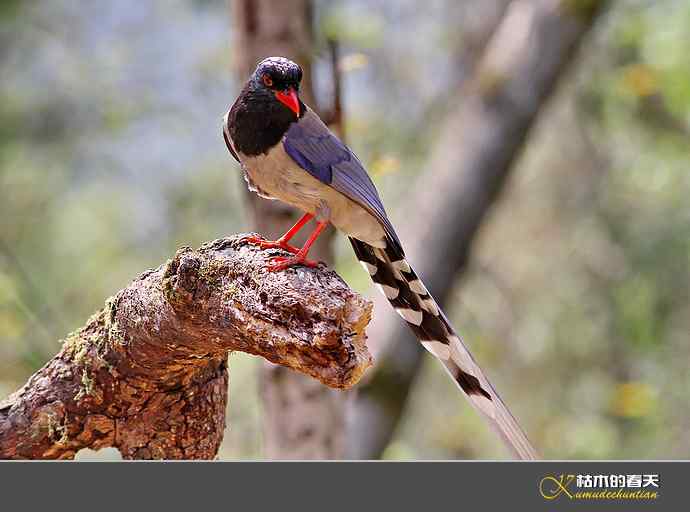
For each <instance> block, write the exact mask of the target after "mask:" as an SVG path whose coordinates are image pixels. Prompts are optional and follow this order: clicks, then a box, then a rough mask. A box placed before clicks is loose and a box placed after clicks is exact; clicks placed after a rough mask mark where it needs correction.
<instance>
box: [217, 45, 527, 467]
mask: <svg viewBox="0 0 690 512" xmlns="http://www.w3.org/2000/svg"><path fill="white" fill-rule="evenodd" d="M302 76H303V72H302V68H301V67H300V66H299V65H298V64H296V63H295V62H293V61H291V60H289V59H287V58H285V57H268V58H266V59H264V60H262V61H261V62H259V63H258V65H257V67H256V69H255V71H254V72H253V74H252V75H251V76H250V78H249V79H248V80H247V82H246V83H245V85H244V87H243V88H242V90H241V92H240V93H239V95H238V97H237V99H236V100H235V102H234V103H233V105H232V106H231V107H230V109H229V110H228V112H227V113H226V114H225V115H224V116H223V122H222V128H223V137H224V139H225V143H226V145H227V147H228V150H229V151H230V153H231V155H232V156H233V157H234V158H235V160H237V162H238V163H239V164H240V167H241V169H242V172H243V173H244V178H245V180H246V181H247V184H248V187H249V189H250V190H252V191H254V192H255V193H257V194H258V195H260V196H262V197H265V198H268V199H276V200H279V201H282V202H284V203H287V204H289V205H292V206H294V207H296V208H297V209H298V210H301V211H302V212H303V216H302V217H301V218H300V219H299V220H298V221H297V223H296V224H295V225H294V226H293V227H292V228H290V229H289V230H288V231H287V232H286V233H285V234H284V235H283V236H281V237H280V238H278V239H277V240H275V241H270V240H265V239H264V238H263V237H261V236H260V235H250V236H248V237H246V238H245V241H246V242H247V243H250V244H254V245H258V246H259V247H261V248H262V249H269V248H280V249H283V250H284V251H287V253H288V254H290V256H276V257H273V258H271V259H269V261H268V263H267V270H268V271H270V272H279V271H283V270H285V269H288V268H290V267H293V266H295V265H304V266H307V267H313V266H315V265H317V262H315V261H312V260H310V259H308V257H307V256H308V252H309V249H310V247H311V246H312V244H313V243H314V241H315V240H316V239H317V238H318V236H319V235H320V234H321V233H322V232H323V230H324V229H325V228H326V227H327V226H328V225H329V224H332V225H333V226H335V227H336V228H337V229H338V230H339V231H341V232H343V233H344V234H345V235H346V236H347V237H348V238H349V241H350V243H351V245H352V248H353V250H354V253H355V255H356V257H357V259H358V260H359V262H360V263H361V264H362V266H363V267H364V269H365V270H366V271H367V273H368V274H369V276H370V277H371V279H372V280H373V282H374V283H375V284H376V285H377V286H378V288H379V289H380V290H381V291H382V292H383V294H384V295H385V296H386V298H387V299H388V301H389V302H390V304H391V305H392V306H393V308H394V309H395V311H396V312H397V313H398V314H399V315H400V316H401V317H402V318H403V320H404V321H405V322H407V325H408V326H409V327H410V329H412V331H413V333H414V334H415V335H416V337H417V338H418V340H419V341H420V342H421V344H422V345H423V346H424V348H426V349H427V350H428V351H429V352H430V353H431V354H432V355H433V356H434V357H436V358H437V359H438V360H439V361H440V362H441V364H442V365H443V367H444V368H445V370H446V371H447V373H448V374H449V375H450V377H451V378H452V379H453V381H454V382H455V384H456V385H457V387H458V388H459V389H460V390H461V392H462V393H464V395H465V396H466V398H467V399H468V400H469V402H470V404H472V405H473V406H474V408H475V409H476V410H477V411H478V412H479V413H480V415H482V416H483V417H484V418H485V419H486V420H487V421H488V423H489V425H490V426H491V427H492V428H493V429H494V430H495V431H496V432H497V434H498V435H499V436H500V437H501V438H502V440H503V442H504V443H505V445H506V446H507V447H508V449H509V450H510V451H511V452H512V454H513V455H514V456H515V457H516V458H519V459H523V460H534V459H538V457H539V456H538V454H537V451H536V450H535V448H534V447H533V446H532V444H531V442H530V441H529V439H528V438H527V436H526V435H525V433H524V431H523V429H522V428H521V427H520V425H519V423H518V422H517V420H516V419H515V417H514V416H513V415H512V414H511V412H510V411H509V409H508V408H507V406H506V405H505V404H504V402H503V401H502V400H501V398H500V397H499V395H498V393H497V392H496V390H495V389H494V387H493V386H492V384H491V383H490V382H489V379H488V378H487V377H486V375H485V374H484V372H483V371H482V370H481V368H480V367H479V365H478V364H477V363H476V362H475V359H474V357H473V356H472V354H471V353H470V351H469V349H468V348H467V346H466V345H465V344H464V343H463V341H462V339H461V338H460V336H459V335H458V334H457V333H456V331H455V330H454V329H453V327H452V325H451V323H450V322H449V320H448V318H447V316H446V315H445V313H444V312H443V310H442V309H441V308H440V306H439V305H438V303H437V302H436V301H435V300H434V298H433V296H432V295H431V294H430V293H429V291H428V290H427V288H426V286H425V285H424V283H423V282H422V280H421V279H420V278H419V276H418V275H417V274H416V273H415V271H414V270H413V268H412V266H411V265H410V263H409V262H408V261H407V259H406V257H405V252H404V250H403V246H402V243H401V241H400V239H399V238H398V235H397V234H396V232H395V229H394V227H393V225H392V224H391V221H390V220H389V218H388V216H387V214H386V210H385V208H384V206H383V202H382V200H381V197H380V195H379V193H378V191H377V189H376V187H375V186H374V183H373V182H372V180H371V178H370V177H369V174H368V173H367V171H366V169H365V167H364V165H363V164H362V163H361V162H360V160H359V159H358V158H357V156H356V155H355V154H354V153H353V152H352V150H351V149H350V148H348V147H347V146H346V145H345V144H344V143H343V142H342V141H341V140H340V139H339V138H338V137H337V136H336V135H335V134H334V133H333V132H332V131H331V130H330V129H329V128H328V127H327V126H326V124H325V123H324V122H323V121H322V120H321V119H320V118H319V116H318V115H317V114H316V113H315V112H314V111H313V110H312V109H311V108H309V107H308V106H307V105H305V104H304V103H303V102H302V100H301V99H300V96H299V91H300V84H301V81H302ZM311 220H315V222H316V227H315V229H314V230H313V232H312V233H311V235H310V236H309V237H308V239H307V241H306V242H305V243H304V245H303V246H302V247H301V248H297V247H295V246H293V245H291V244H290V240H291V239H292V238H293V237H294V235H295V234H296V233H297V232H299V231H300V230H301V229H302V228H303V227H304V226H305V225H306V224H307V223H309V222H310V221H311Z"/></svg>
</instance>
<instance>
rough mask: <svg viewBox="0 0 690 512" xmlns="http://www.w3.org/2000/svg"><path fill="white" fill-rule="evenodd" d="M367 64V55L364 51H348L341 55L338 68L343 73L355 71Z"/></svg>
mask: <svg viewBox="0 0 690 512" xmlns="http://www.w3.org/2000/svg"><path fill="white" fill-rule="evenodd" d="M368 65H369V56H368V55H366V54H364V53H350V54H348V55H345V56H344V57H341V59H340V62H338V69H340V71H342V72H343V73H349V72H350V71H356V70H357V69H362V68H364V67H366V66H368Z"/></svg>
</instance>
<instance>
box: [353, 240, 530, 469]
mask: <svg viewBox="0 0 690 512" xmlns="http://www.w3.org/2000/svg"><path fill="white" fill-rule="evenodd" d="M350 243H351V244H352V247H353V249H354V251H355V254H356V255H357V258H358V259H359V261H360V262H361V263H362V265H363V266H364V268H365V269H366V270H367V272H368V273H369V275H370V276H371V279H372V280H373V281H374V283H375V284H376V285H377V286H378V287H379V288H380V289H381V291H382V292H383V294H384V295H385V296H386V298H387V299H388V301H389V302H390V303H391V305H392V306H393V307H394V308H395V310H396V312H397V313H398V314H399V315H400V316H401V317H402V318H403V319H404V320H405V321H406V322H407V324H408V325H409V327H410V329H412V331H413V332H414V333H415V335H416V336H417V338H418V339H419V341H420V343H421V344H422V345H423V346H424V348H426V349H427V350H428V351H429V352H431V354H432V355H434V356H435V357H436V358H437V359H439V360H440V361H441V363H442V364H443V366H444V367H445V369H446V371H447V372H448V374H449V375H450V376H451V378H452V379H453V381H454V382H455V383H456V384H457V385H458V387H459V388H460V389H461V390H462V391H463V393H464V394H465V395H466V396H467V398H468V400H469V402H470V403H471V404H472V405H473V406H474V407H475V409H477V410H478V411H479V413H480V414H481V415H482V416H484V417H485V418H486V419H487V421H488V422H489V424H490V425H491V426H492V428H493V429H494V430H495V431H496V432H497V433H498V434H499V435H500V436H501V438H502V439H503V440H504V442H505V444H506V445H507V446H508V448H510V450H511V451H512V452H513V453H514V455H515V456H517V457H518V458H520V459H525V460H534V459H537V458H538V454H537V452H536V450H535V449H534V448H533V447H532V445H531V443H530V442H529V440H528V439H527V436H526V435H525V434H524V432H523V431H522V429H521V428H520V425H519V424H518V422H517V420H516V419H515V418H514V417H513V415H512V414H511V413H510V411H509V410H508V408H507V407H506V405H505V404H504V403H503V401H502V400H501V398H500V397H499V396H498V393H497V392H496V390H495V389H494V387H493V386H492V385H491V383H490V382H489V380H488V379H487V378H486V376H485V375H484V373H483V372H482V370H481V368H479V365H477V363H476V362H475V360H474V358H473V357H472V354H471V353H470V351H469V350H468V349H467V347H466V346H465V344H464V343H463V342H462V340H461V339H460V337H459V336H458V335H457V334H456V333H455V331H454V330H453V327H452V326H451V325H450V322H449V321H448V319H447V318H446V315H445V314H444V313H443V311H442V310H441V308H440V307H439V306H438V304H437V303H436V301H435V300H434V298H433V297H432V296H431V295H430V294H429V292H428V290H427V289H426V287H425V286H424V283H422V281H421V280H420V279H419V277H417V274H415V272H414V270H413V269H412V267H411V266H410V265H409V264H408V263H407V261H406V260H405V255H404V254H403V253H402V250H401V249H400V248H399V245H397V244H393V243H389V244H387V246H386V248H385V249H381V248H378V247H373V246H371V245H369V244H367V243H365V242H362V241H360V240H357V239H354V238H350Z"/></svg>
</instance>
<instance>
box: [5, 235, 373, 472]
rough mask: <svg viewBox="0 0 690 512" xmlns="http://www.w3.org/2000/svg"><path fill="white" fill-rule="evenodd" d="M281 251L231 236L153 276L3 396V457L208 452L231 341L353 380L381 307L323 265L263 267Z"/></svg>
mask: <svg viewBox="0 0 690 512" xmlns="http://www.w3.org/2000/svg"><path fill="white" fill-rule="evenodd" d="M276 254H280V251H275V250H269V251H260V250H258V249H257V248H255V247H252V246H248V245H246V244H244V243H243V242H242V241H241V238H240V237H232V238H224V239H219V240H215V241H213V242H210V243H207V244H205V245H203V246H202V247H200V248H199V249H198V250H192V249H190V248H182V249H180V250H179V251H178V252H177V253H176V254H175V257H174V258H173V259H171V260H169V261H168V262H167V263H165V264H164V265H161V266H160V267H158V268H157V269H155V270H148V271H146V272H144V273H143V274H142V275H141V276H139V277H138V278H137V279H136V280H135V281H133V282H132V283H131V284H130V285H129V286H127V288H125V289H123V290H122V291H120V292H119V293H118V294H117V295H115V296H114V297H111V298H110V299H108V301H106V304H105V307H104V308H103V309H102V310H101V311H99V312H98V313H96V314H95V315H93V316H92V317H91V318H90V319H89V320H88V322H87V323H86V325H85V326H84V327H82V328H81V329H79V330H78V331H76V332H74V333H73V334H71V335H70V336H69V337H68V338H67V339H66V340H65V341H64V344H63V347H62V350H61V351H60V352H59V353H58V354H57V355H56V356H55V357H54V358H53V359H52V360H51V361H49V362H48V363H47V364H46V365H45V366H44V367H43V368H42V369H41V370H39V371H38V372H36V374H34V375H33V376H32V377H31V378H30V379H29V381H28V382H27V384H26V385H25V386H24V387H23V388H22V389H20V390H19V391H17V392H15V393H14V394H12V395H11V396H10V397H9V398H8V399H7V400H5V401H3V402H0V458H3V459H70V458H73V457H74V455H75V454H76V452H77V451H78V450H80V449H82V448H91V449H100V448H104V447H116V448H118V449H119V451H120V452H121V454H122V456H123V458H126V459H211V458H213V457H215V456H216V453H217V451H218V447H219V446H220V443H221V441H222V438H223V431H224V428H225V406H226V402H227V384H228V370H227V364H226V361H227V354H228V351H234V350H240V351H243V352H247V353H250V354H255V355H258V356H262V357H264V358H265V359H267V360H269V361H271V362H273V363H275V364H278V365H283V366H286V367H289V368H292V369H293V370H297V371H299V372H302V373H304V374H306V375H308V376H310V377H312V378H314V379H317V380H318V381H320V382H321V383H323V384H326V385H328V386H331V387H333V388H340V389H343V388H347V387H349V386H351V385H353V384H354V383H355V382H356V381H357V380H358V379H359V378H360V377H361V375H362V373H363V372H364V370H365V369H366V368H367V367H368V366H369V365H370V364H371V358H370V355H369V353H368V351H367V347H366V344H365V340H366V335H365V332H364V329H365V327H366V325H367V323H368V322H369V319H370V316H371V304H370V303H368V302H367V301H365V300H364V299H362V298H361V297H360V296H358V295H357V294H355V293H354V292H352V291H351V290H350V289H349V288H348V287H347V285H346V284H345V283H344V282H343V281H342V280H341V279H340V277H338V275H337V274H335V272H333V271H330V270H327V269H326V268H325V266H323V265H321V266H319V267H318V268H316V269H308V268H305V267H296V268H291V269H288V270H286V271H283V272H279V273H269V272H267V271H266V270H265V266H266V263H267V259H268V257H270V256H272V255H276ZM315 385H316V386H320V384H318V383H316V382H315Z"/></svg>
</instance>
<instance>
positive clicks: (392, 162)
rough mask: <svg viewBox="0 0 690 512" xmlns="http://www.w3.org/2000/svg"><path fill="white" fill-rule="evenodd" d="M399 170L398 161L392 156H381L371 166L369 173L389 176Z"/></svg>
mask: <svg viewBox="0 0 690 512" xmlns="http://www.w3.org/2000/svg"><path fill="white" fill-rule="evenodd" d="M399 170H400V160H399V159H398V158H397V157H395V156H392V155H383V156H381V157H380V158H377V159H376V160H374V163H373V164H371V172H372V173H373V174H375V175H383V174H390V173H393V172H397V171H399Z"/></svg>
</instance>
